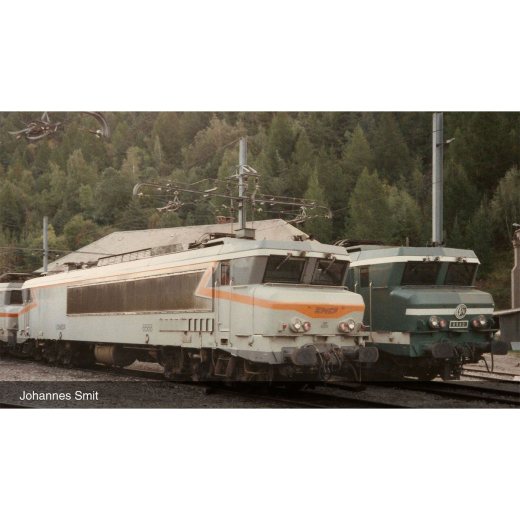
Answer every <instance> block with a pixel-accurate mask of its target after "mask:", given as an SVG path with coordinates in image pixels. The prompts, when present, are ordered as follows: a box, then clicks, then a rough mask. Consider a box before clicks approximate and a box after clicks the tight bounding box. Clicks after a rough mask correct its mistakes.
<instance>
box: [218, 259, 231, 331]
mask: <svg viewBox="0 0 520 520" xmlns="http://www.w3.org/2000/svg"><path fill="white" fill-rule="evenodd" d="M217 298H218V300H217V305H218V330H219V331H221V332H229V328H230V321H231V319H230V318H231V266H230V265H229V262H221V264H220V266H219V271H218V278H217Z"/></svg>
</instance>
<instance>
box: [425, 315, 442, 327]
mask: <svg viewBox="0 0 520 520" xmlns="http://www.w3.org/2000/svg"><path fill="white" fill-rule="evenodd" d="M428 324H429V325H430V327H431V328H432V329H438V328H439V327H440V326H441V323H440V320H439V318H437V316H432V317H431V318H430V319H429V320H428Z"/></svg>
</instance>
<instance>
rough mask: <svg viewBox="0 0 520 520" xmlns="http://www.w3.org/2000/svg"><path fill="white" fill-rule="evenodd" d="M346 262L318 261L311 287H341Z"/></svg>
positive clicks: (346, 265) (345, 270)
mask: <svg viewBox="0 0 520 520" xmlns="http://www.w3.org/2000/svg"><path fill="white" fill-rule="evenodd" d="M348 264H349V263H348V262H344V261H338V260H332V259H331V260H318V262H317V263H316V270H315V271H314V277H313V279H312V283H313V285H343V280H344V278H345V273H346V272H347V267H348Z"/></svg>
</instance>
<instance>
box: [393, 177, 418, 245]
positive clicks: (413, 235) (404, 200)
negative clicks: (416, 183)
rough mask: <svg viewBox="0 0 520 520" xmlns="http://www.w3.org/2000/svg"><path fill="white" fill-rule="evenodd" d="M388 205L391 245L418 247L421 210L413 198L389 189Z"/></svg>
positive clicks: (404, 192)
mask: <svg viewBox="0 0 520 520" xmlns="http://www.w3.org/2000/svg"><path fill="white" fill-rule="evenodd" d="M388 205H389V209H390V215H391V223H392V226H391V231H392V243H393V244H396V245H397V244H400V245H403V244H405V243H406V239H407V238H408V239H409V242H410V245H412V246H419V245H420V241H421V216H422V215H421V210H420V208H419V205H418V204H417V202H415V200H414V198H413V197H412V196H411V195H410V194H409V193H408V192H406V191H404V190H398V189H397V188H396V187H392V188H390V196H389V199H388Z"/></svg>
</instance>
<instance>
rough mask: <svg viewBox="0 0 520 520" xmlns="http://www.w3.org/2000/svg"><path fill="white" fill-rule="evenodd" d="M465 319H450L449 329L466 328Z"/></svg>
mask: <svg viewBox="0 0 520 520" xmlns="http://www.w3.org/2000/svg"><path fill="white" fill-rule="evenodd" d="M467 328H468V322H467V321H450V329H467Z"/></svg>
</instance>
